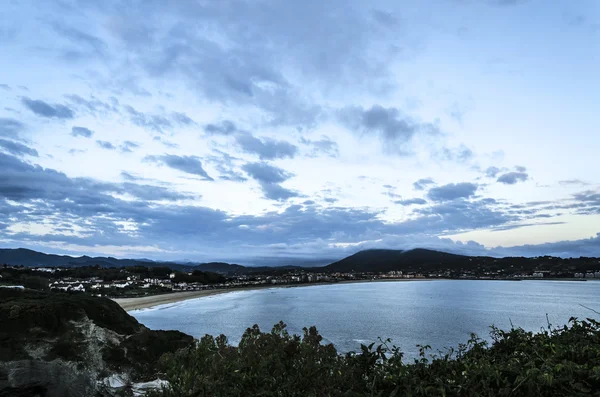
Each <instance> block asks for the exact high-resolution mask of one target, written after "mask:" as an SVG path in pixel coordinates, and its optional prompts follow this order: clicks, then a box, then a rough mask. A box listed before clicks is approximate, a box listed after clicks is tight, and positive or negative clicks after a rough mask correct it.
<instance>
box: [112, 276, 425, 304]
mask: <svg viewBox="0 0 600 397" xmlns="http://www.w3.org/2000/svg"><path fill="white" fill-rule="evenodd" d="M390 281H391V282H403V281H428V279H414V278H411V279H378V280H346V281H338V282H335V283H318V284H295V285H294V284H292V285H290V284H282V285H277V284H267V285H256V286H251V287H239V288H222V289H212V290H204V291H184V292H173V293H171V294H160V295H150V296H140V297H137V298H115V299H113V300H114V301H115V302H117V303H118V304H119V305H120V306H121V307H122V308H123V309H125V310H126V311H131V310H140V309H149V308H151V307H154V306H159V305H166V304H169V303H175V302H181V301H184V300H188V299H194V298H202V297H205V296H211V295H218V294H226V293H228V292H236V291H249V290H257V289H265V288H300V287H308V286H314V285H331V284H349V283H373V282H390Z"/></svg>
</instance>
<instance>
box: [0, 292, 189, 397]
mask: <svg viewBox="0 0 600 397" xmlns="http://www.w3.org/2000/svg"><path fill="white" fill-rule="evenodd" d="M192 341H193V338H192V337H191V336H189V335H186V334H183V333H181V332H178V331H151V330H149V329H147V328H146V327H144V326H143V325H141V324H140V323H138V322H137V320H136V319H135V318H133V317H131V316H130V315H128V314H127V313H126V312H125V311H124V310H123V309H121V307H120V306H119V305H117V304H116V303H115V302H113V301H112V300H110V299H106V298H96V297H91V296H86V295H81V294H66V293H58V292H38V291H31V290H17V289H5V288H0V397H3V396H48V397H53V396H57V397H58V396H60V397H68V396H113V395H134V394H139V393H140V392H141V390H142V389H144V387H151V386H153V385H154V386H156V385H158V384H160V381H159V380H158V374H157V368H156V363H157V362H158V359H159V358H160V356H162V355H163V354H164V353H166V352H174V351H176V350H178V349H181V348H184V347H186V346H189V345H190V344H191V342H192Z"/></svg>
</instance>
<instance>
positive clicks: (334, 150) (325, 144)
mask: <svg viewBox="0 0 600 397" xmlns="http://www.w3.org/2000/svg"><path fill="white" fill-rule="evenodd" d="M300 143H301V144H303V145H305V146H307V147H309V148H311V152H310V153H309V154H308V155H309V156H310V157H319V156H329V157H338V156H339V154H340V152H339V149H338V144H337V143H336V142H334V141H332V140H331V139H330V138H329V137H328V136H326V135H323V136H321V139H319V140H310V139H306V138H304V137H302V138H300Z"/></svg>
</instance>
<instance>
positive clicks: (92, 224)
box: [0, 153, 600, 260]
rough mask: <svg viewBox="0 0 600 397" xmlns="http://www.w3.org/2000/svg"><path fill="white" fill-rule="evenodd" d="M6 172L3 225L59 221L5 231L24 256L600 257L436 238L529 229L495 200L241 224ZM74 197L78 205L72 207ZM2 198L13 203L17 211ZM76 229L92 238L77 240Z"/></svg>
mask: <svg viewBox="0 0 600 397" xmlns="http://www.w3.org/2000/svg"><path fill="white" fill-rule="evenodd" d="M245 168H247V172H249V174H251V175H252V177H253V178H254V179H256V180H257V181H259V183H261V182H262V183H265V184H267V186H266V192H265V195H266V194H269V195H271V196H272V198H273V199H276V198H277V197H279V199H280V200H283V198H284V197H286V196H287V197H288V198H289V197H291V196H289V192H286V191H285V190H284V191H281V189H280V188H281V187H280V186H278V183H281V182H282V181H285V180H287V179H289V178H290V177H291V174H289V173H287V172H285V171H284V170H281V169H278V168H276V167H272V166H269V165H268V164H266V165H265V164H262V163H249V164H247V165H246V167H245ZM0 169H1V170H2V178H0V223H2V224H7V223H9V222H8V218H9V217H10V219H11V220H10V224H18V223H21V222H27V223H34V224H35V223H40V222H42V221H45V222H48V221H50V222H51V224H53V225H56V226H57V228H59V229H57V231H56V232H54V233H47V234H45V235H41V236H40V235H34V234H28V233H26V232H21V233H16V234H15V233H12V234H7V233H6V232H4V231H2V230H0V237H2V238H3V239H4V241H18V242H19V245H21V246H24V245H27V244H37V246H38V247H40V245H41V246H43V245H44V244H45V243H49V242H52V243H53V246H60V245H61V244H76V245H78V246H83V247H85V246H89V247H92V246H95V247H102V246H103V245H115V244H117V245H120V246H128V245H130V246H138V247H139V246H164V247H173V249H174V250H176V251H177V252H188V253H191V254H192V255H205V256H208V258H206V259H213V260H214V259H219V258H223V256H222V255H223V253H222V249H221V247H223V246H228V247H232V252H233V251H235V249H233V248H241V247H244V249H243V252H244V255H245V257H246V258H247V257H249V256H252V255H253V254H263V255H268V256H278V255H281V254H282V253H283V252H285V253H286V254H289V255H299V256H303V257H308V256H314V255H315V253H326V252H331V251H330V250H331V249H332V248H331V246H330V241H331V239H332V238H335V239H336V240H338V241H344V242H350V243H352V242H354V243H357V244H358V245H357V246H355V247H353V248H352V249H353V250H359V249H364V248H375V247H379V248H384V247H387V248H406V247H412V248H415V247H424V246H425V247H428V248H437V249H445V250H450V251H453V250H454V249H457V250H462V252H463V253H470V254H472V253H475V252H476V253H482V254H489V253H490V252H495V253H497V252H503V253H514V252H529V253H537V252H542V254H543V253H548V252H562V253H567V254H572V253H577V254H578V253H579V252H581V253H589V252H593V250H594V249H595V252H597V253H598V255H600V247H599V246H598V240H597V239H595V240H593V241H592V240H590V241H588V240H581V241H579V242H567V243H566V245H563V246H559V245H555V246H552V247H551V246H549V245H546V246H545V247H544V248H543V249H544V250H545V251H536V250H537V248H535V246H524V247H519V250H517V251H514V250H512V248H511V249H503V248H502V249H498V250H496V251H487V250H485V249H484V248H483V247H481V246H479V245H477V244H476V243H473V242H470V243H468V244H466V245H462V244H458V245H454V243H451V242H450V241H445V240H444V241H441V240H439V239H438V238H437V237H434V236H435V235H436V234H442V233H459V232H463V231H468V230H475V229H480V228H483V229H490V228H491V229H497V230H500V229H502V228H506V227H511V228H514V227H522V224H521V225H519V223H520V222H521V221H522V219H524V218H522V217H521V216H520V215H518V214H509V213H506V212H503V211H502V210H501V207H500V206H499V204H498V203H497V202H496V201H495V200H493V199H481V200H469V201H468V200H454V201H446V202H441V203H439V202H438V203H436V204H434V205H432V206H423V207H418V208H416V209H415V210H414V216H413V217H411V219H409V220H406V221H402V222H385V221H384V220H382V218H381V213H380V212H378V211H369V210H364V209H357V208H340V207H333V206H328V207H321V206H318V205H316V204H315V202H314V201H313V200H309V201H307V202H305V205H290V206H288V207H287V208H284V209H283V210H281V211H272V212H267V213H263V214H260V215H231V214H227V213H225V212H223V211H217V210H213V209H210V208H205V207H198V206H191V205H185V204H182V203H180V204H176V205H175V204H171V202H173V201H179V200H185V199H188V198H192V197H193V196H192V195H187V194H185V193H181V192H177V191H174V190H172V186H169V189H167V188H163V187H161V186H153V185H141V184H139V185H138V184H133V183H131V181H128V182H126V183H123V184H118V183H117V184H115V183H105V182H100V181H97V180H93V179H89V178H69V177H67V176H66V175H65V174H63V173H60V172H57V171H55V170H51V169H44V168H42V167H39V166H34V165H30V164H27V163H25V162H23V161H21V160H19V159H17V158H15V157H14V156H8V155H4V154H1V153H0ZM128 175H129V174H128ZM133 178H136V177H135V176H133ZM114 194H118V195H129V196H133V197H134V198H135V200H133V201H131V200H124V199H120V198H117V197H115V195H114ZM594 194H596V193H594V192H589V193H586V194H584V195H582V196H581V197H580V198H581V199H583V200H589V201H590V202H593V201H592V200H594V199H595V198H594V196H593V195H594ZM65 196H66V197H69V200H64V197H65ZM2 198H4V199H9V200H12V201H13V203H12V204H11V205H7V204H5V203H4V201H3V200H2ZM311 201H312V202H311ZM123 222H126V223H130V224H131V225H132V227H131V228H130V229H126V228H124V227H123V226H122V223H123ZM521 223H522V222H521ZM528 224H532V223H528ZM75 227H77V228H81V230H84V231H85V232H84V233H83V234H81V235H73V234H72V230H74V228H75ZM0 229H1V228H0ZM61 230H65V231H69V233H66V232H62V231H61ZM553 247H554V248H553ZM569 247H570V248H569ZM593 247H595V248H593ZM578 249H582V250H581V251H577V250H578ZM511 250H512V251H511ZM335 252H336V255H339V256H343V254H350V253H352V252H346V251H341V250H340V249H339V248H335ZM167 255H170V258H172V256H173V254H167Z"/></svg>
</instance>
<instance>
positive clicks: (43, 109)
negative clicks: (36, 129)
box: [21, 97, 75, 119]
mask: <svg viewBox="0 0 600 397" xmlns="http://www.w3.org/2000/svg"><path fill="white" fill-rule="evenodd" d="M21 103H22V104H23V105H25V107H27V108H28V109H29V110H31V111H32V112H33V113H35V114H36V115H38V116H41V117H48V118H57V119H72V118H73V117H74V115H75V114H74V113H73V111H72V110H71V109H70V108H68V107H66V106H64V105H59V104H54V105H51V104H49V103H46V102H44V101H42V100H39V99H29V98H27V97H23V98H21Z"/></svg>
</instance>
